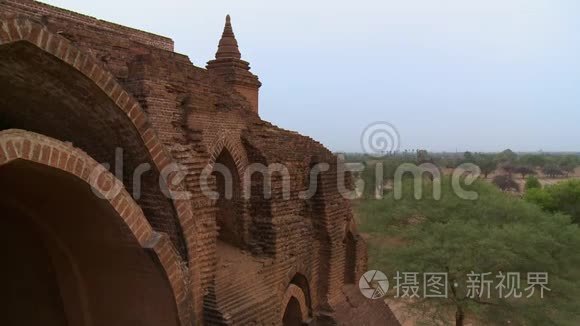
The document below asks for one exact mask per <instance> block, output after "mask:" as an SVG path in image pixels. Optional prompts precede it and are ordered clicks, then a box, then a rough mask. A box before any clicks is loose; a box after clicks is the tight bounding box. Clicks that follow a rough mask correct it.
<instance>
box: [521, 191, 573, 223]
mask: <svg viewBox="0 0 580 326" xmlns="http://www.w3.org/2000/svg"><path fill="white" fill-rule="evenodd" d="M524 198H525V199H526V200H527V201H529V202H531V203H535V204H537V205H539V206H540V207H541V208H543V209H544V210H546V211H549V212H562V213H564V214H567V215H569V216H570V217H571V218H572V220H573V221H574V222H575V223H579V224H580V180H568V181H564V182H560V183H557V184H555V185H552V186H547V187H545V188H544V189H534V191H530V192H528V193H526V195H525V197H524Z"/></svg>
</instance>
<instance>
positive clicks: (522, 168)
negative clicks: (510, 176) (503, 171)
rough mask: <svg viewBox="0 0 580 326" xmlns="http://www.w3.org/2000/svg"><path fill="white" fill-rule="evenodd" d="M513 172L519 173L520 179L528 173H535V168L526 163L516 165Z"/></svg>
mask: <svg viewBox="0 0 580 326" xmlns="http://www.w3.org/2000/svg"><path fill="white" fill-rule="evenodd" d="M513 171H514V172H515V173H519V174H520V175H521V176H522V179H525V178H526V176H528V175H533V174H536V170H535V169H534V168H533V167H532V166H528V165H518V166H516V167H515V168H514V170H513Z"/></svg>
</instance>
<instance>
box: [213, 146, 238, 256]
mask: <svg viewBox="0 0 580 326" xmlns="http://www.w3.org/2000/svg"><path fill="white" fill-rule="evenodd" d="M212 175H213V176H214V177H215V180H216V191H217V193H218V194H219V198H218V199H217V202H216V206H217V213H216V224H217V227H218V228H219V235H218V239H219V240H221V241H223V242H226V243H228V244H231V245H234V246H236V247H243V246H244V234H245V230H244V224H243V211H242V210H243V198H242V191H241V182H240V176H239V173H238V170H237V166H236V163H235V160H234V158H233V157H232V155H231V154H230V153H229V152H228V151H227V150H223V151H222V153H221V154H220V155H219V156H218V158H217V159H216V162H215V165H214V170H213V172H212Z"/></svg>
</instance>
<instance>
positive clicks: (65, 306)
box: [0, 148, 179, 326]
mask: <svg viewBox="0 0 580 326" xmlns="http://www.w3.org/2000/svg"><path fill="white" fill-rule="evenodd" d="M0 150H3V149H1V148H0ZM0 180H2V183H0V212H2V214H0V223H1V225H2V227H3V229H5V230H10V232H6V233H5V234H4V235H3V236H2V237H0V248H2V249H1V250H2V257H3V266H4V267H3V268H1V269H0V280H2V282H3V283H4V284H3V286H2V288H3V289H4V291H3V295H2V299H0V300H1V301H2V302H1V303H0V304H2V306H3V308H4V309H3V311H4V312H3V313H2V314H0V324H2V325H49V326H57V325H58V326H61V325H83V326H84V325H119V326H120V325H151V326H156V325H179V321H178V312H177V307H176V303H175V299H174V296H173V293H172V288H171V285H170V283H169V280H168V279H167V275H166V274H165V273H164V270H163V268H162V267H161V266H160V265H159V264H158V262H157V261H156V260H155V259H154V258H153V257H154V255H151V254H150V252H148V251H147V250H145V249H143V248H142V247H141V245H140V243H139V241H138V239H136V237H135V235H134V233H133V232H132V231H131V230H130V227H129V226H128V225H127V224H126V223H125V221H124V220H123V219H122V218H121V217H120V216H119V212H118V211H116V210H115V208H114V207H112V205H111V203H110V202H109V201H107V200H104V199H101V198H99V197H97V196H96V195H95V194H94V193H93V191H92V190H91V187H90V186H89V185H88V184H87V183H86V182H85V181H84V180H81V179H80V178H77V177H76V176H74V175H72V174H69V173H67V172H65V171H62V170H59V169H57V168H54V167H51V166H48V165H43V164H40V163H36V162H32V161H27V160H21V159H18V160H14V161H11V162H9V163H6V164H3V165H1V166H0ZM126 206H128V205H126Z"/></svg>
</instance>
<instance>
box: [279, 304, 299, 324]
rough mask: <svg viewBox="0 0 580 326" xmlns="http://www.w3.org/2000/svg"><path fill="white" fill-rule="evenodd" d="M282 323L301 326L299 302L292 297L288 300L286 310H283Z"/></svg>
mask: <svg viewBox="0 0 580 326" xmlns="http://www.w3.org/2000/svg"><path fill="white" fill-rule="evenodd" d="M282 325H284V326H302V311H301V310H300V303H299V302H298V300H296V298H294V297H292V298H290V301H288V305H287V306H286V311H285V312H284V318H283V319H282Z"/></svg>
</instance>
